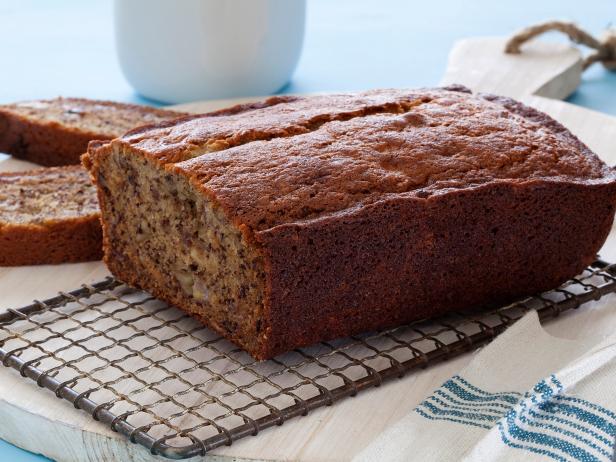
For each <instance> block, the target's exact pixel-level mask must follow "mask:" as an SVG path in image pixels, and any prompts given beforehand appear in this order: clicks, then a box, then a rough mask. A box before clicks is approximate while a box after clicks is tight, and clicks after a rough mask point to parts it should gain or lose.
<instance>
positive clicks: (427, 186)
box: [84, 87, 616, 359]
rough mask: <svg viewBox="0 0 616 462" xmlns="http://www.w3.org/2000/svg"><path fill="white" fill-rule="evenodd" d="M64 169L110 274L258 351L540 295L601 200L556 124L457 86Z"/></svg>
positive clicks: (286, 109) (273, 113)
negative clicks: (74, 170)
mask: <svg viewBox="0 0 616 462" xmlns="http://www.w3.org/2000/svg"><path fill="white" fill-rule="evenodd" d="M84 163H85V165H86V166H87V167H88V168H89V169H90V172H91V175H92V178H93V180H94V181H95V182H96V184H97V187H98V194H99V200H100V204H101V210H102V222H103V232H104V251H105V257H104V258H105V261H106V263H107V265H108V266H109V268H110V270H111V271H112V272H113V274H115V275H116V276H117V277H118V278H120V279H122V280H124V281H126V282H128V283H130V284H132V285H135V286H138V287H141V288H144V289H146V290H148V291H150V292H151V293H153V294H154V295H156V296H157V297H159V298H161V299H164V300H166V301H168V302H170V303H172V304H174V305H176V306H178V307H180V308H182V309H184V310H186V311H187V312H189V313H191V314H193V315H194V316H196V317H198V318H199V319H201V320H202V321H203V322H204V323H206V324H207V325H208V326H210V327H212V328H213V329H215V330H216V331H218V332H219V333H221V334H222V335H224V336H225V337H227V338H229V339H230V340H232V341H234V342H236V343H237V344H238V345H240V346H241V347H243V348H244V349H246V350H247V351H248V352H250V353H251V354H252V355H253V356H254V357H255V358H258V359H263V358H269V357H272V356H274V355H276V354H278V353H282V352H284V351H287V350H290V349H293V348H296V347H299V346H303V345H309V344H312V343H314V342H317V341H322V340H326V339H332V338H335V337H340V336H346V335H350V334H357V333H359V332H362V331H368V330H374V329H380V328H384V327H388V326H394V325H397V324H401V323H406V322H410V321H412V320H416V319H420V318H427V317H432V316H435V315H439V314H442V313H445V312H448V311H451V310H460V309H465V308H468V307H477V306H482V305H486V304H493V303H501V302H506V301H509V300H512V299H514V298H516V297H519V296H522V295H526V294H532V293H535V292H539V291H544V290H547V289H551V288H554V287H556V286H558V285H559V284H561V283H562V282H564V281H565V280H567V279H568V278H571V277H573V276H575V275H576V274H578V273H579V272H581V271H582V270H583V268H584V267H585V266H586V265H588V264H589V263H591V262H592V260H593V259H594V258H595V254H596V252H597V251H598V249H599V248H600V247H601V245H602V243H603V242H604V240H605V238H606V236H607V234H608V231H609V230H610V227H611V224H612V220H613V217H614V207H615V205H616V175H615V174H614V171H613V170H612V169H611V168H609V167H607V166H606V165H605V164H604V163H603V162H601V161H600V160H599V159H598V158H597V156H596V155H594V154H593V153H592V152H591V151H589V149H588V148H587V147H586V146H585V145H584V144H582V143H581V142H580V141H579V140H578V139H577V138H576V137H575V136H574V135H572V134H571V133H570V132H569V131H567V130H566V129H565V128H564V127H563V126H562V125H560V124H559V123H558V122H556V121H554V120H553V119H551V118H550V117H548V116H547V115H545V114H543V113H540V112H538V111H536V110H534V109H531V108H529V107H526V106H524V105H522V104H520V103H517V102H515V101H513V100H510V99H507V98H502V97H495V96H485V95H472V94H470V92H468V90H466V89H464V88H461V87H451V88H445V89H431V90H417V91H412V90H408V91H403V90H376V91H371V92H366V93H359V94H346V95H328V96H314V97H289V98H274V99H270V100H267V101H265V102H263V103H260V104H255V105H247V106H241V107H236V108H232V109H229V110H226V111H221V112H219V113H215V114H208V115H202V116H192V117H186V118H183V119H178V120H177V121H174V122H167V123H162V124H160V125H158V126H156V125H155V126H150V127H144V128H141V129H138V130H135V131H132V132H129V133H127V134H126V135H124V136H123V137H121V138H119V139H115V140H113V141H111V142H97V143H92V145H91V146H90V148H89V150H88V154H87V155H86V156H84Z"/></svg>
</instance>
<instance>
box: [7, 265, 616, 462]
mask: <svg viewBox="0 0 616 462" xmlns="http://www.w3.org/2000/svg"><path fill="white" fill-rule="evenodd" d="M614 291H616V265H610V264H608V263H606V262H603V261H601V260H597V261H596V262H595V263H593V264H592V265H591V266H590V267H588V268H587V269H586V270H585V271H584V273H583V274H582V275H580V276H579V277H578V278H575V279H572V280H571V281H568V282H567V283H566V284H564V285H563V286H561V287H560V288H559V289H556V290H553V291H551V292H548V293H544V294H541V295H538V296H534V297H530V298H527V299H524V300H521V301H519V302H516V303H514V304H511V305H509V306H506V307H501V308H496V309H490V310H483V311H475V312H472V313H464V314H461V313H456V314H452V315H449V316H446V317H442V318H439V319H436V320H427V321H421V322H415V323H412V324H410V325H406V326H402V327H398V328H395V329H390V330H385V331H382V332H376V333H367V334H363V335H360V336H355V337H350V338H346V339H340V340H336V341H332V342H323V343H320V344H317V345H314V346H312V347H309V348H302V349H298V350H295V351H293V352H289V353H286V354H284V355H281V356H279V357H277V358H275V359H272V360H269V361H263V362H256V361H254V360H253V359H252V358H251V357H250V356H249V355H248V354H246V353H245V352H243V351H242V350H240V349H238V348H237V347H235V346H234V345H233V344H231V343H229V342H228V341H226V340H224V339H223V338H221V337H220V336H218V335H217V334H215V333H213V332H212V331H211V330H209V329H207V328H205V327H203V326H202V325H201V324H199V323H198V322H197V321H195V320H193V319H192V318H191V317H189V316H188V315H186V314H185V313H184V312H182V311H180V310H178V309H176V308H173V307H170V306H168V305H166V304H165V303H163V302H161V301H158V300H156V299H154V298H152V297H151V296H150V295H148V294H147V293H145V292H142V291H138V290H134V289H131V288H129V287H128V286H126V285H124V284H123V283H121V282H119V281H117V280H115V279H112V278H109V279H107V280H105V281H102V282H99V283H96V284H93V285H84V286H82V288H81V289H78V290H75V291H73V292H69V293H60V295H58V296H57V297H55V298H52V299H49V300H45V301H43V302H39V301H36V302H35V303H33V304H32V305H29V306H27V307H24V308H21V309H18V310H14V309H10V310H8V312H6V313H5V314H3V315H0V360H2V363H3V364H4V366H7V367H11V368H13V369H16V370H17V371H19V373H20V374H21V375H22V376H24V377H27V378H29V379H31V380H34V381H35V382H36V383H37V384H38V385H39V386H41V387H44V388H47V389H49V390H51V391H53V392H54V393H55V394H56V395H57V396H58V397H59V398H63V399H65V400H67V401H69V402H70V403H72V404H73V405H74V406H75V407H76V408H79V409H82V410H84V411H85V412H88V413H89V414H91V415H92V417H93V418H94V419H96V420H100V421H101V422H104V423H105V424H107V425H109V426H110V427H111V429H113V430H115V431H117V432H120V433H121V434H123V435H125V436H127V437H128V438H129V439H130V441H132V442H134V443H139V444H141V445H143V446H145V447H146V448H148V449H149V450H150V451H151V452H152V453H153V454H159V455H163V456H165V457H169V458H176V459H180V458H188V457H192V456H196V455H202V454H205V453H206V452H207V451H209V450H211V449H213V448H216V447H218V446H221V445H224V444H231V443H232V442H233V441H236V440H238V439H240V438H243V437H245V436H248V435H256V434H257V433H259V431H261V430H263V429H265V428H268V427H271V426H273V425H280V424H282V423H283V422H285V421H286V420H289V419H291V418H293V417H296V416H300V415H306V414H307V413H308V412H310V411H311V410H312V409H315V408H318V407H320V406H324V405H331V404H333V403H334V402H336V401H338V400H340V399H343V398H345V397H348V396H353V395H355V394H357V393H358V392H360V391H362V390H364V389H366V388H369V387H373V386H378V385H380V384H381V383H382V382H384V381H386V380H388V379H391V378H394V377H402V376H403V375H404V374H405V373H407V372H408V371H411V370H413V369H416V368H419V367H426V366H428V365H430V364H432V363H434V362H436V361H439V360H443V359H446V358H449V357H452V356H455V355H458V354H461V353H463V352H465V351H468V350H469V349H472V348H474V347H476V346H479V345H482V344H485V343H487V342H489V341H490V340H491V339H492V338H494V336H496V335H497V334H498V333H500V332H501V331H503V330H504V329H505V328H506V327H507V326H508V325H509V324H511V323H512V322H513V321H515V320H516V319H518V318H520V317H521V316H522V315H523V314H524V313H525V312H526V311H528V310H531V309H535V310H537V311H538V313H539V316H540V318H541V320H547V319H550V318H554V317H556V316H558V315H559V314H560V313H562V312H563V311H566V310H570V309H574V308H578V307H579V306H580V305H581V304H583V303H585V302H587V301H590V300H593V299H594V300H597V299H599V298H600V297H602V296H603V295H605V294H607V293H610V292H614Z"/></svg>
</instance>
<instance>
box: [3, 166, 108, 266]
mask: <svg viewBox="0 0 616 462" xmlns="http://www.w3.org/2000/svg"><path fill="white" fill-rule="evenodd" d="M102 253H103V252H102V233H101V226H100V213H99V210H98V201H97V199H96V189H95V188H94V185H93V184H92V182H91V181H90V178H89V176H88V172H87V171H86V170H85V169H84V168H83V167H81V166H80V165H74V166H69V167H50V168H40V169H37V170H30V171H27V172H13V173H0V266H17V265H40V264H56V263H68V262H79V261H89V260H100V259H101V257H102Z"/></svg>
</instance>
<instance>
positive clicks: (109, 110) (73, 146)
mask: <svg viewBox="0 0 616 462" xmlns="http://www.w3.org/2000/svg"><path fill="white" fill-rule="evenodd" d="M181 115H185V114H183V113H179V112H175V111H167V110H161V109H155V108H151V107H147V106H138V105H135V104H123V103H114V102H111V101H96V100H89V99H83V98H56V99H52V100H40V101H25V102H21V103H14V104H7V105H4V106H0V152H4V153H7V154H12V155H13V156H15V157H19V158H21V159H25V160H29V161H31V162H35V163H37V164H41V165H70V164H79V156H81V155H82V154H83V153H84V152H85V151H86V149H87V147H88V142H89V141H90V140H107V139H111V138H115V137H117V136H120V135H121V134H123V133H124V132H126V131H128V130H129V129H131V128H134V127H137V126H138V125H143V124H150V123H154V122H160V121H162V120H166V119H170V118H175V117H179V116H181Z"/></svg>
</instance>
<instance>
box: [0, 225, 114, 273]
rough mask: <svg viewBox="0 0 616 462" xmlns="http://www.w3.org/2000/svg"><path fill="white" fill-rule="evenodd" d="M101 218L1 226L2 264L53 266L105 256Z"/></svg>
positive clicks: (0, 259) (0, 257) (0, 247)
mask: <svg viewBox="0 0 616 462" xmlns="http://www.w3.org/2000/svg"><path fill="white" fill-rule="evenodd" d="M101 242H102V232H101V225H100V217H99V216H98V215H92V216H87V217H82V218H79V219H70V220H61V221H59V222H54V223H49V224H45V225H41V226H39V225H31V224H30V225H16V224H13V225H11V224H6V225H0V266H21V265H45V264H49V265H54V264H60V263H74V262H82V261H92V260H100V259H101V258H102V254H103V252H102V245H101Z"/></svg>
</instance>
